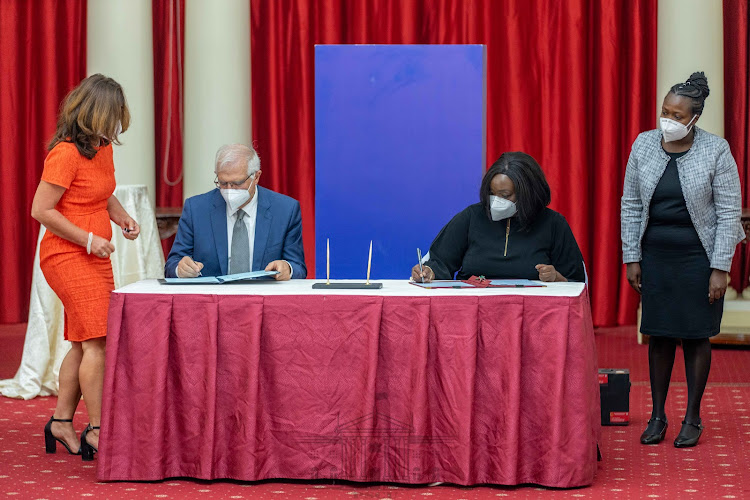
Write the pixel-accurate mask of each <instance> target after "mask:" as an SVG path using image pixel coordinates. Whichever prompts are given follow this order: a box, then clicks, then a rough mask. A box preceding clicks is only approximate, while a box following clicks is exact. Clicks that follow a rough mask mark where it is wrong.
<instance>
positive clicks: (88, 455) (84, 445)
mask: <svg viewBox="0 0 750 500" xmlns="http://www.w3.org/2000/svg"><path fill="white" fill-rule="evenodd" d="M98 428H99V426H98V425H97V426H96V427H92V426H91V424H89V425H88V426H87V427H86V429H85V430H84V431H83V434H81V458H82V459H83V461H84V462H90V461H91V460H93V459H94V453H96V452H97V451H99V450H97V449H96V448H94V447H93V446H91V445H90V444H89V442H88V441H86V434H88V433H89V431H93V430H94V429H98Z"/></svg>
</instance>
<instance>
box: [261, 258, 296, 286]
mask: <svg viewBox="0 0 750 500" xmlns="http://www.w3.org/2000/svg"><path fill="white" fill-rule="evenodd" d="M265 270H266V271H278V272H279V274H277V275H275V276H274V279H275V280H276V281H287V280H290V279H291V278H292V266H291V265H290V264H289V263H288V262H287V261H285V260H274V261H272V262H269V263H268V265H267V266H266V269H265Z"/></svg>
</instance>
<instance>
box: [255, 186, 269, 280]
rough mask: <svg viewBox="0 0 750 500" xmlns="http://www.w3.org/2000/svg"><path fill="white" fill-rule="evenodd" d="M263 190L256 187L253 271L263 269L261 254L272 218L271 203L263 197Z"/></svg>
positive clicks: (263, 251) (266, 197)
mask: <svg viewBox="0 0 750 500" xmlns="http://www.w3.org/2000/svg"><path fill="white" fill-rule="evenodd" d="M264 191H265V189H264V188H262V187H260V186H258V190H257V191H256V193H255V196H257V197H258V214H257V215H256V218H255V245H254V248H253V270H254V271H262V270H263V268H265V266H263V268H261V266H262V265H263V254H264V253H265V251H266V242H267V241H268V233H269V231H270V230H271V221H272V220H273V216H272V215H271V203H270V202H269V200H268V196H265V193H264Z"/></svg>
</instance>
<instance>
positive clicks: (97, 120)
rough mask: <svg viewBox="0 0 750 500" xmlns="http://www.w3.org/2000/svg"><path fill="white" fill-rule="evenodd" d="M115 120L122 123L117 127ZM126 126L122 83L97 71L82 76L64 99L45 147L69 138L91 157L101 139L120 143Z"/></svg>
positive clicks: (49, 147)
mask: <svg viewBox="0 0 750 500" xmlns="http://www.w3.org/2000/svg"><path fill="white" fill-rule="evenodd" d="M118 123H119V124H120V127H122V128H121V130H119V131H118ZM129 126H130V111H129V110H128V103H127V101H126V100H125V93H124V92H123V91H122V86H120V84H119V83H117V82H116V81H115V80H113V79H112V78H109V77H106V76H104V75H101V74H98V73H97V74H95V75H91V76H89V77H88V78H85V79H84V80H83V81H82V82H81V83H79V84H78V86H77V87H76V88H74V89H73V90H71V91H70V93H69V94H68V95H67V96H65V99H63V102H62V104H61V105H60V114H59V116H58V117H57V129H56V130H55V135H54V136H53V137H52V139H51V140H50V143H49V146H48V149H49V150H51V149H52V148H54V147H55V146H56V145H57V144H58V143H60V142H72V143H73V144H75V145H76V148H78V152H79V153H81V155H83V156H85V157H86V158H89V159H91V158H93V157H94V156H95V155H96V152H97V150H98V148H99V146H100V145H101V142H102V139H105V140H107V141H110V142H112V143H114V144H120V142H119V140H118V137H119V134H120V133H122V132H125V131H126V130H127V129H128V127H129Z"/></svg>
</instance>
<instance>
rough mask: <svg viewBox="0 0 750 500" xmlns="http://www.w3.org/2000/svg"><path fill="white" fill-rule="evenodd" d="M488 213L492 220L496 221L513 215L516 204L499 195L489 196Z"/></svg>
mask: <svg viewBox="0 0 750 500" xmlns="http://www.w3.org/2000/svg"><path fill="white" fill-rule="evenodd" d="M490 214H491V215H492V220H494V221H498V220H503V219H507V218H509V217H513V216H514V215H515V214H516V204H515V203H513V202H512V201H510V200H506V199H505V198H500V197H499V196H494V195H491V196H490Z"/></svg>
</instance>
